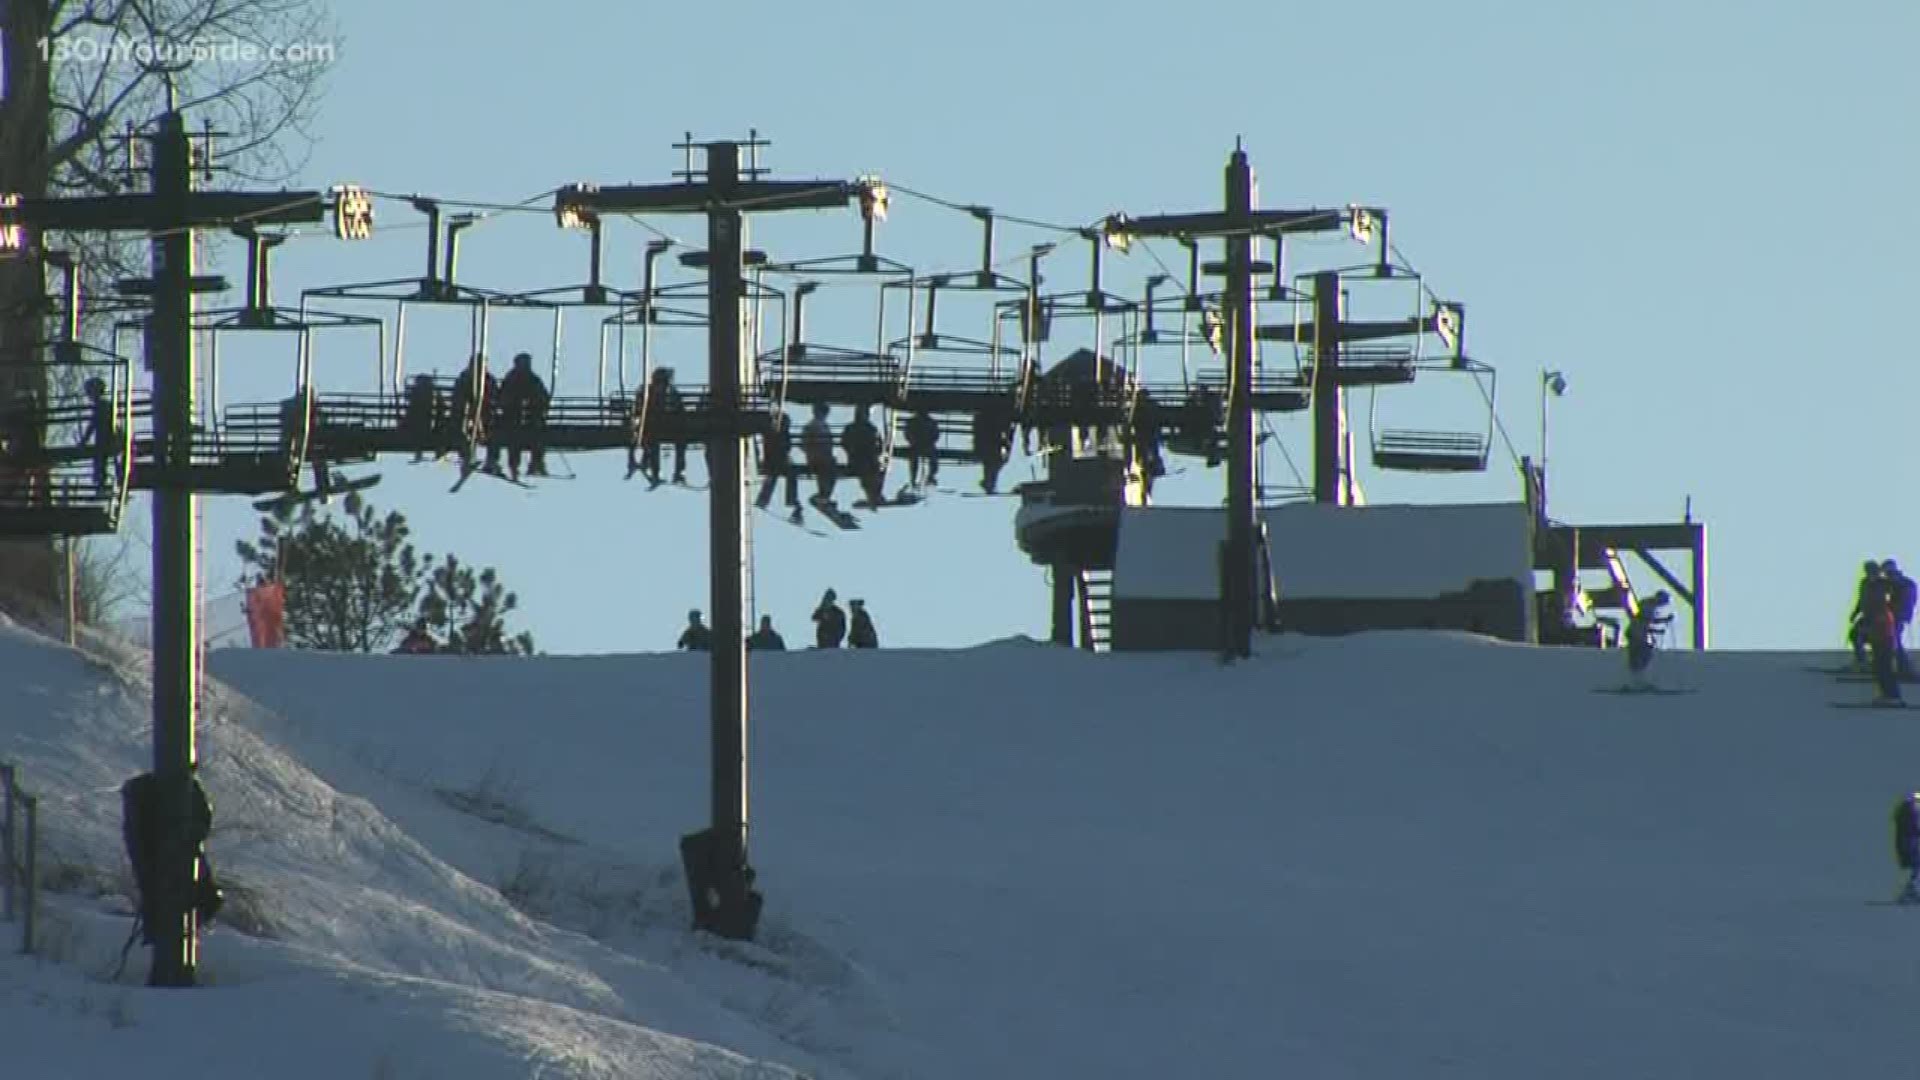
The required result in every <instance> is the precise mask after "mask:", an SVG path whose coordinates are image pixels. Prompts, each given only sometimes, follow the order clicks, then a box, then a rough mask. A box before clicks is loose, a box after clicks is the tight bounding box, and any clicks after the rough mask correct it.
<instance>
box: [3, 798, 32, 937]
mask: <svg viewBox="0 0 1920 1080" xmlns="http://www.w3.org/2000/svg"><path fill="white" fill-rule="evenodd" d="M23 818H24V819H25V821H24V828H22V819H23ZM39 860H40V799H39V797H38V796H35V795H29V794H27V793H26V792H25V791H22V790H21V789H20V778H19V772H18V770H17V769H16V768H15V767H14V766H13V765H9V764H6V763H0V915H4V917H5V919H6V921H7V922H15V921H18V922H19V923H20V951H21V952H23V953H31V952H33V935H34V929H35V922H36V918H37V916H38V915H39V910H40V868H39ZM23 893H24V894H25V895H24V902H23V898H22V894H23Z"/></svg>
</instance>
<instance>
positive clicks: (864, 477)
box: [840, 405, 887, 509]
mask: <svg viewBox="0 0 1920 1080" xmlns="http://www.w3.org/2000/svg"><path fill="white" fill-rule="evenodd" d="M870 411H871V407H870V406H867V405H861V406H859V407H858V408H857V409H855V410H854V414H853V422H852V423H850V424H848V425H847V426H846V427H845V428H843V429H841V432H840V448H841V449H843V450H845V451H846V452H847V471H848V472H850V473H852V474H853V475H854V478H855V479H857V480H859V481H860V489H861V490H862V491H864V492H866V495H867V503H868V504H869V505H871V506H873V507H874V508H876V509H878V508H879V507H881V506H884V505H886V501H887V494H886V492H885V491H884V490H882V488H881V485H882V484H883V483H884V482H885V477H884V474H883V473H884V466H883V465H882V464H881V462H880V429H879V428H876V427H874V426H873V420H872V419H871V418H870V417H869V416H868V413H869V412H870Z"/></svg>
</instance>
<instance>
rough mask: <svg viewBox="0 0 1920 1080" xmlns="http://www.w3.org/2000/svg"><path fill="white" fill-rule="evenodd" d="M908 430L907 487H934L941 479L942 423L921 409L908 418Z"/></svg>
mask: <svg viewBox="0 0 1920 1080" xmlns="http://www.w3.org/2000/svg"><path fill="white" fill-rule="evenodd" d="M906 428H907V430H906V436H907V452H906V458H907V486H908V487H910V488H917V487H919V486H920V485H921V484H922V483H923V482H924V483H925V484H926V486H928V487H932V486H933V485H934V483H935V481H937V480H938V479H939V477H940V423H939V421H937V420H935V419H934V418H933V416H932V414H930V413H928V412H927V410H925V409H921V410H920V411H918V412H916V413H914V414H913V415H912V416H910V417H908V418H907V424H906ZM923 474H924V477H925V479H924V481H923V480H922V476H923Z"/></svg>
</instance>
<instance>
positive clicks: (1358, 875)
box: [0, 626, 1920, 1080]
mask: <svg viewBox="0 0 1920 1080" xmlns="http://www.w3.org/2000/svg"><path fill="white" fill-rule="evenodd" d="M1836 662H1837V658H1835V657H1832V656H1814V655H1797V654H1784V653H1738V652H1701V653H1691V652H1682V653H1673V654H1668V655H1663V656H1661V657H1660V658H1659V660H1658V661H1657V664H1656V666H1655V669H1654V670H1655V674H1656V675H1657V677H1658V684H1659V685H1660V686H1661V687H1662V688H1665V689H1671V690H1677V691H1685V692H1684V693H1674V694H1612V693H1595V692H1594V691H1596V690H1612V689H1618V688H1619V687H1620V685H1621V682H1622V677H1623V668H1624V665H1623V663H1622V658H1621V655H1620V654H1619V653H1618V652H1612V651H1602V650H1591V649H1558V648H1543V647H1538V646H1531V645H1525V644H1515V643H1512V642H1507V641H1501V640H1497V639H1494V638H1491V637H1487V636H1481V635H1474V634H1470V633H1465V632H1458V631H1431V632H1421V631H1396V632H1379V633H1367V634H1358V635H1352V636H1347V637H1338V638H1313V637H1304V636H1298V635H1263V636H1262V637H1261V638H1260V639H1259V643H1258V648H1257V649H1256V652H1255V655H1254V656H1253V657H1252V658H1250V659H1248V660H1246V661H1244V662H1241V663H1237V664H1234V665H1231V666H1226V667H1222V666H1221V665H1219V664H1218V663H1216V661H1215V658H1214V657H1212V656H1211V655H1207V654H1204V653H1192V652H1158V653H1148V654H1141V653H1131V654H1129V653H1095V652H1089V651H1085V650H1078V649H1063V648H1057V647H1052V646H1049V645H1045V644H1041V643H1037V642H1033V641H1030V640H1027V639H1012V640H1005V641H999V642H995V643H991V644H986V645H982V646H979V647H975V648H970V649H959V650H925V651H921V650H879V651H874V650H803V651H793V652H786V653H774V654H768V655H765V656H756V658H755V660H754V663H753V666H752V669H751V678H752V686H751V691H752V693H753V695H754V701H755V706H756V709H755V715H756V717H757V727H756V732H755V735H756V737H755V742H754V744H753V754H752V762H751V766H752V769H753V774H754V778H755V801H754V807H753V809H754V826H755V827H754V836H753V840H754V850H755V853H756V869H757V872H758V876H759V881H760V885H761V886H762V887H763V888H764V889H765V892H766V894H767V897H768V900H767V906H766V910H765V913H764V916H763V920H762V925H761V927H760V932H759V934H758V935H757V936H756V938H755V940H753V941H750V942H748V941H729V940H725V939H723V938H719V937H715V936H713V935H709V934H706V933H701V932H696V931H694V930H692V929H690V923H689V903H690V900H689V896H688V893H687V886H686V882H685V880H684V877H683V872H682V869H681V862H680V858H679V853H678V851H677V850H676V844H677V843H678V839H679V837H680V835H681V834H682V833H683V832H684V831H685V826H686V824H687V822H688V821H689V820H698V819H699V817H700V815H701V814H702V813H703V812H704V806H705V800H706V799H707V797H708V792H707V779H708V774H707V765H706V755H707V751H708V746H707V739H708V731H707V726H706V724H705V717H706V708H707V700H706V698H707V685H708V684H707V674H708V672H707V665H706V663H705V662H704V660H703V658H701V657H697V656H694V655H688V654H684V653H683V654H668V655H637V656H594V657H536V658H524V659H520V658H516V659H510V660H503V659H475V658H459V657H439V656H429V657H401V656H347V655H333V654H319V653H302V652H293V651H283V650H223V651H216V652H214V653H213V654H211V656H210V657H209V661H208V673H207V674H208V680H209V683H208V687H207V696H206V699H205V709H204V716H203V723H202V725H201V746H200V758H201V761H202V765H201V766H200V770H199V772H200V778H201V780H202V782H203V784H204V787H205V789H206V791H207V793H208V796H209V800H210V803H211V806H212V808H213V826H212V830H211V834H210V836H209V839H208V844H207V848H208V852H209V856H210V859H211V860H212V863H213V865H214V866H215V868H216V870H217V873H218V875H219V877H220V880H221V883H222V886H223V888H224V890H225V902H224V905H223V907H222V908H221V910H220V912H219V914H218V917H217V918H216V919H215V920H214V922H213V923H212V926H211V928H210V929H209V930H208V931H207V932H206V935H205V938H204V952H203V954H202V956H201V974H202V983H203V987H202V989H201V990H198V991H193V992H177V991H165V990H150V989H147V988H145V987H143V986H141V985H140V982H141V979H140V971H139V967H140V965H139V963H138V953H137V952H136V953H135V961H134V962H133V963H131V964H126V963H123V960H124V957H125V954H124V953H123V946H127V945H129V944H131V943H130V942H129V935H130V934H131V933H132V932H133V931H134V920H133V914H134V904H133V902H132V900H131V899H130V896H131V881H130V870H129V867H128V863H127V857H126V854H125V850H124V847H123V843H122V835H121V798H120V791H119V789H120V785H121V783H122V781H123V780H124V779H125V778H126V777H127V776H129V775H132V774H134V773H136V772H138V771H140V770H141V769H142V768H144V767H145V764H146V762H147V761H148V759H149V754H150V748H149V738H150V733H149V717H148V711H147V703H148V700H149V694H150V691H149V688H148V684H147V680H148V678H149V674H148V668H147V661H146V659H145V654H144V653H141V652H138V651H135V650H132V649H128V648H118V647H113V646H109V645H105V644H100V643H95V644H93V645H90V646H89V647H88V648H87V649H86V650H85V651H82V650H76V649H73V648H69V647H67V646H64V645H61V644H57V643H55V642H52V641H49V640H47V639H45V638H43V637H40V636H37V635H35V634H33V633H30V632H28V631H26V630H24V629H21V628H18V627H13V626H6V627H0V681H4V684H5V685H6V686H7V687H8V690H7V693H6V698H5V702H6V703H5V710H4V715H0V761H4V762H6V763H7V764H9V765H11V766H12V772H11V774H10V775H11V777H12V783H13V784H14V785H15V786H16V787H17V788H18V789H19V790H21V791H23V792H30V793H31V794H32V795H33V796H34V797H35V798H36V800H37V801H36V803H35V811H34V812H35V822H36V828H37V837H36V838H35V840H36V856H35V858H36V866H35V874H36V881H37V884H38V889H37V895H36V896H35V901H36V903H35V914H34V919H35V925H34V927H33V933H34V935H35V938H36V944H35V949H34V952H33V953H32V955H20V954H18V952H17V945H18V943H17V941H15V940H14V938H13V937H12V935H14V934H15V933H17V932H19V931H21V930H22V929H23V927H22V925H21V922H20V919H19V915H20V914H21V908H22V907H23V906H24V905H25V902H26V894H25V892H24V891H23V890H16V895H15V898H14V905H13V908H12V910H13V911H14V913H15V919H14V921H13V922H11V923H6V924H0V929H4V930H5V931H6V932H7V933H8V934H9V940H8V948H7V949H6V950H5V954H4V958H0V1003H4V1004H3V1005H0V1045H3V1046H5V1047H6V1056H7V1060H8V1066H7V1069H6V1073H7V1075H10V1076H11V1075H19V1076H23V1077H26V1076H32V1077H76V1078H78V1077H96V1076H109V1075H118V1074H121V1073H124V1072H128V1071H142V1072H144V1073H147V1074H151V1075H167V1076H194V1077H197V1078H200V1080H225V1078H228V1077H232V1078H235V1080H238V1078H240V1077H248V1078H251V1077H258V1076H274V1077H286V1078H294V1080H302V1078H314V1080H319V1078H323V1077H324V1078H328V1080H333V1078H339V1077H434V1076H460V1077H463V1078H493V1077H499V1078H508V1077H527V1076H542V1077H579V1078H586V1077H662V1078H666V1077H675V1078H677V1077H696V1076H697V1077H755V1078H774V1077H795V1076H807V1077H817V1078H825V1077H844V1078H849V1080H852V1078H882V1077H886V1078H892V1077H916V1078H921V1077H924V1078H933V1080H961V1078H967V1080H973V1078H979V1077H1032V1078H1042V1077H1047V1078H1052V1077H1070V1076H1071V1077H1141V1078H1147V1077H1156V1078H1157V1077H1172V1076H1193V1077H1208V1076H1264V1075H1294V1076H1315V1077H1409V1076H1463V1077H1468V1076H1470V1077H1480V1078H1492V1080H1508V1078H1511V1080H1521V1078H1527V1080H1532V1078H1537V1077H1542V1076H1554V1077H1565V1078H1593V1080H1600V1078H1606V1080H1614V1078H1618V1077H1624V1076H1634V1077H1676V1078H1677V1077H1700V1076H1739V1077H1743V1078H1761V1077H1779V1078H1783V1080H1784V1078H1789V1077H1805V1076H1813V1075H1826V1076H1896V1075H1904V1073H1905V1070H1906V1069H1907V1067H1908V1065H1907V1062H1908V1061H1909V1059H1910V1058H1911V1051H1912V1046H1911V1043H1912V1040H1911V1023H1910V1015H1909V1013H1910V1009H1909V1007H1908V1003H1909V1002H1911V1001H1912V1000H1913V998H1914V995H1915V994H1916V992H1920V965H1916V964H1915V963H1913V962H1912V960H1911V959H1910V958H1909V957H1908V956H1907V951H1908V950H1909V949H1910V948H1911V947H1913V945H1914V940H1913V939H1915V937H1916V935H1920V922H1917V921H1916V920H1915V918H1914V917H1913V913H1912V911H1910V910H1907V909H1904V908H1902V907H1900V906H1898V905H1896V904H1894V903H1893V902H1892V901H1893V899H1894V897H1895V896H1896V894H1897V892H1898V889H1899V887H1900V885H1901V883H1902V880H1903V878H1904V875H1902V874H1901V873H1900V872H1899V871H1898V869H1897V867H1896V866H1895V865H1894V858H1893V852H1892V843H1891V839H1892V835H1891V831H1890V828H1889V822H1888V808H1889V807H1891V806H1893V805H1894V804H1895V803H1896V802H1897V801H1898V800H1900V799H1901V798H1903V797H1904V796H1905V795H1907V794H1908V793H1909V792H1911V791H1912V790H1914V789H1915V788H1916V787H1920V730H1916V729H1915V728H1914V727H1913V726H1912V725H1911V723H1910V721H1909V720H1908V719H1907V718H1906V717H1905V715H1904V713H1902V712H1900V711H1896V710H1867V709H1862V710H1857V711H1844V710H1836V709H1833V708H1831V707H1830V706H1831V705H1833V704H1834V703H1836V702H1840V701H1853V700H1856V699H1857V700H1862V701H1864V700H1865V699H1866V697H1867V695H1868V693H1869V691H1870V688H1869V687H1866V686H1863V685H1854V684H1836V683H1835V681H1834V679H1833V678H1832V676H1831V675H1829V674H1827V673H1825V672H1823V671H1821V670H1817V669H1820V668H1826V667H1831V666H1834V665H1835V664H1836ZM19 824H20V823H19V822H16V826H18V825H19ZM18 847H19V842H18V841H17V842H16V846H15V850H16V851H18ZM15 880H16V883H17V882H18V875H16V879H15Z"/></svg>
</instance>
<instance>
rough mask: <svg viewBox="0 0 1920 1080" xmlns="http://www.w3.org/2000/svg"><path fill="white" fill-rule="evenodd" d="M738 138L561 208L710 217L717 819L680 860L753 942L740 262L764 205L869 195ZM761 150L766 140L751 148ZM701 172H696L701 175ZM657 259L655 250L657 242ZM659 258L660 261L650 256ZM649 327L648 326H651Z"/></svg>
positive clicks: (713, 928) (703, 898)
mask: <svg viewBox="0 0 1920 1080" xmlns="http://www.w3.org/2000/svg"><path fill="white" fill-rule="evenodd" d="M742 145H743V144H741V143H737V142H707V143H698V144H696V143H694V142H692V141H691V140H689V141H688V142H686V143H682V144H680V146H679V147H678V148H679V149H683V150H686V151H687V155H688V164H687V168H686V170H685V171H684V172H683V173H682V174H681V176H682V178H683V182H681V183H675V184H639V185H625V186H620V187H592V186H585V185H572V186H569V187H564V188H562V189H560V192H559V194H558V195H557V196H556V197H555V200H554V210H555V213H556V215H557V216H558V217H559V218H560V221H561V224H562V225H565V224H567V222H568V220H569V218H575V219H577V218H579V217H580V215H581V213H582V212H594V213H600V212H639V213H646V212H652V213H679V214H703V215H705V216H706V218H707V253H706V259H705V262H706V267H707V297H708V309H707V323H708V326H707V333H708V339H707V340H708V361H709V368H710V370H709V373H708V384H707V385H708V392H709V393H710V394H711V395H712V396H711V400H710V404H711V406H712V408H711V410H710V415H711V418H712V422H713V429H712V431H711V432H709V434H708V437H707V454H708V457H707V463H708V468H709V469H710V470H711V472H712V474H713V484H712V488H711V491H710V493H709V496H708V497H709V500H710V502H709V511H710V517H709V521H710V529H711V536H710V543H711V544H712V565H711V567H710V572H711V582H710V591H709V602H710V604H711V606H712V611H711V612H709V617H710V618H711V619H712V627H711V629H712V633H713V659H712V663H713V666H712V676H713V684H712V689H711V692H710V700H711V705H712V715H711V722H712V732H711V736H712V750H713V760H712V763H711V767H712V791H711V795H712V805H711V813H710V815H709V816H710V818H711V823H710V825H709V827H708V828H707V829H705V830H702V831H700V832H696V833H692V834H689V835H687V836H684V837H682V838H681V840H680V855H681V860H682V862H683V864H684V866H685V868H686V874H687V885H688V889H689V891H690V893H691V896H692V901H693V921H694V926H695V928H696V929H701V930H707V931H710V932H712V933H715V934H719V935H721V936H723V937H729V938H735V939H751V938H752V937H753V936H754V933H755V930H756V928H757V927H758V924H759V920H760V907H761V895H760V893H758V892H757V891H755V890H754V888H753V882H754V872H753V869H752V867H751V866H750V865H749V864H748V862H747V821H748V818H747V663H746V642H745V626H744V610H743V609H744V607H745V599H746V580H745V573H746V558H745V552H746V542H745V527H744V525H745V523H744V520H743V515H744V512H745V509H746V496H745V490H744V489H745V485H746V472H745V466H746V455H745V449H744V445H743V444H744V442H745V439H746V438H747V435H746V430H747V429H746V427H745V424H744V421H743V417H742V412H741V409H740V405H741V400H740V398H741V384H742V377H741V367H742V364H743V359H742V353H741V325H740V324H741V319H740V305H741V301H742V298H743V296H744V295H745V293H746V277H745V274H744V273H743V271H742V269H741V266H742V260H743V258H744V256H745V252H744V250H743V246H742V245H743V241H742V238H741V228H742V224H741V223H742V219H743V216H744V214H743V210H742V208H743V207H752V208H753V209H754V211H755V212H771V211H780V210H808V209H813V210H819V209H827V208H830V207H836V206H845V205H846V204H847V202H848V201H849V200H851V199H853V198H855V197H856V196H857V195H858V193H859V192H860V191H861V190H862V188H861V186H860V184H859V183H858V182H851V181H843V180H810V181H803V180H784V181H781V180H764V179H761V172H762V170H761V169H759V168H758V167H757V161H756V162H755V163H752V164H750V165H749V167H748V168H747V169H746V170H745V171H746V173H747V175H746V176H742V175H741V173H742V170H741V167H740V149H741V146H742ZM744 145H746V146H748V147H751V148H753V149H754V150H755V151H756V153H757V150H758V148H759V147H761V146H764V145H766V144H765V143H763V142H760V141H759V140H758V139H750V140H749V141H748V142H747V143H746V144H744ZM695 149H700V150H703V151H704V152H705V153H706V158H707V160H706V165H707V168H706V171H705V172H704V174H696V173H695V172H694V170H693V164H692V155H693V151H694V150H695ZM696 176H697V178H696ZM648 250H649V256H651V254H653V253H654V250H655V249H653V248H651V247H650V248H649V249H648ZM649 265H651V264H650V263H649ZM643 326H644V324H643Z"/></svg>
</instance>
